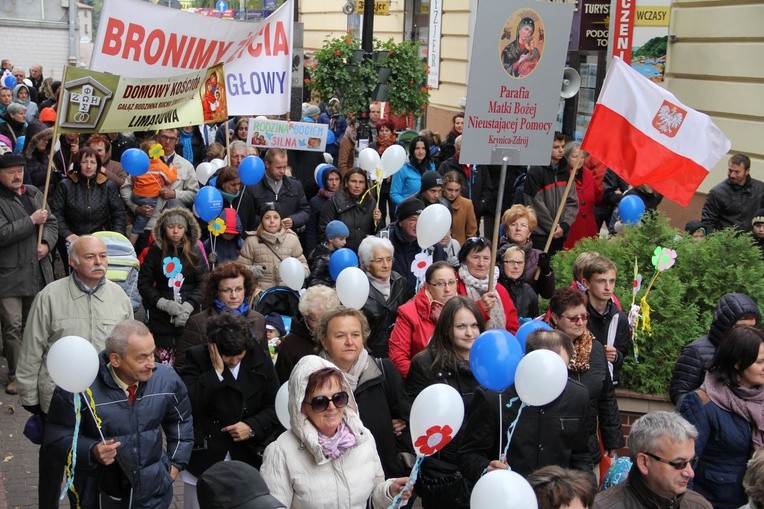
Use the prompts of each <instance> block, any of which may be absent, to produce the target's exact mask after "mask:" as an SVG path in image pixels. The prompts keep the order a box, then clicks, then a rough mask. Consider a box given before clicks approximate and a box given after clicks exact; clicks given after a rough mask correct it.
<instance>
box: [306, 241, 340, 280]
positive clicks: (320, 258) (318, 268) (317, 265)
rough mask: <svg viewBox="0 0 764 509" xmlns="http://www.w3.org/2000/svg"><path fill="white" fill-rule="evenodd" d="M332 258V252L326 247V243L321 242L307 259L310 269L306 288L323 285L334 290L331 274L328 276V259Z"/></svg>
mask: <svg viewBox="0 0 764 509" xmlns="http://www.w3.org/2000/svg"><path fill="white" fill-rule="evenodd" d="M331 256H332V251H329V248H328V247H327V246H326V243H324V242H322V243H321V244H319V245H318V246H316V248H315V249H314V250H313V251H312V252H311V253H310V256H309V257H308V266H309V267H310V275H309V276H308V281H307V284H306V285H305V286H306V288H310V287H311V286H315V285H324V286H328V287H329V288H334V280H333V279H332V276H331V274H329V259H330V258H331Z"/></svg>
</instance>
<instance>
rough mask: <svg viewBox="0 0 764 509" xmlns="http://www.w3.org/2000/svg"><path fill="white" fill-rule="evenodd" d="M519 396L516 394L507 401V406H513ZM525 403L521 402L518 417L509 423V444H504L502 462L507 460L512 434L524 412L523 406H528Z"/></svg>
mask: <svg viewBox="0 0 764 509" xmlns="http://www.w3.org/2000/svg"><path fill="white" fill-rule="evenodd" d="M518 399H519V398H518V397H517V396H515V397H514V398H512V399H510V400H509V403H507V408H512V404H513V403H514V402H515V401H517V400H518ZM527 406H528V405H526V404H525V403H522V402H521V404H520V408H519V409H518V411H517V417H515V420H514V421H512V424H510V425H509V428H507V445H505V446H504V454H502V455H501V458H499V459H500V460H501V462H502V463H506V462H507V452H508V451H509V444H511V443H512V434H513V433H514V432H515V426H517V423H518V421H519V420H520V416H521V415H522V414H523V408H525V407H527Z"/></svg>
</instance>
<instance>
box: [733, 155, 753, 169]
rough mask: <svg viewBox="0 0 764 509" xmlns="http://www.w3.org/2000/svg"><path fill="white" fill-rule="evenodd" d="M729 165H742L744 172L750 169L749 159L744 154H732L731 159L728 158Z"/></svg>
mask: <svg viewBox="0 0 764 509" xmlns="http://www.w3.org/2000/svg"><path fill="white" fill-rule="evenodd" d="M730 163H732V164H742V165H743V168H745V169H746V170H749V169H751V158H750V157H748V156H747V155H745V154H734V155H733V156H732V157H730Z"/></svg>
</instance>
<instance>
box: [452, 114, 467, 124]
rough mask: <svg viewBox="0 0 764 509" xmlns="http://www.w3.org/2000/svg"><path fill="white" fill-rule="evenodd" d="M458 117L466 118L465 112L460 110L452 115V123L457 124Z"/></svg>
mask: <svg viewBox="0 0 764 509" xmlns="http://www.w3.org/2000/svg"><path fill="white" fill-rule="evenodd" d="M457 118H464V112H463V111H460V112H459V113H457V114H456V115H454V116H453V117H451V123H452V124H456V119H457Z"/></svg>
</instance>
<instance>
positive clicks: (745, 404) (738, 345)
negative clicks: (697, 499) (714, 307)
mask: <svg viewBox="0 0 764 509" xmlns="http://www.w3.org/2000/svg"><path fill="white" fill-rule="evenodd" d="M679 412H680V413H681V414H682V416H684V417H685V418H686V419H687V420H688V421H690V422H691V423H692V424H694V425H695V427H696V428H697V429H698V438H697V439H696V440H695V456H696V457H698V458H699V460H698V464H697V466H695V465H693V468H694V469H695V479H694V480H693V481H692V486H691V488H692V489H693V490H695V491H697V492H698V493H700V494H701V495H703V496H704V497H706V498H707V499H708V501H709V502H711V503H712V504H713V506H714V507H715V508H721V509H727V508H735V507H740V506H742V505H744V504H745V503H746V502H747V501H748V499H747V497H746V494H745V490H744V489H743V476H744V474H745V471H746V464H747V462H748V460H749V459H750V458H751V455H752V454H753V452H754V451H755V450H756V449H757V448H759V447H761V446H762V443H763V442H764V332H762V331H761V330H759V329H757V328H756V327H751V326H750V325H739V326H737V327H733V328H732V330H731V331H730V332H729V333H728V334H727V335H726V336H725V338H724V340H723V341H722V342H721V343H720V344H719V347H718V348H717V350H716V353H715V354H714V357H713V359H712V360H711V364H710V365H709V367H708V372H707V373H706V377H705V380H704V381H703V385H701V386H700V389H698V390H696V391H693V392H689V393H687V395H686V396H685V397H684V398H682V400H681V402H680V404H679ZM761 482H762V481H761V480H759V483H761Z"/></svg>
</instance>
